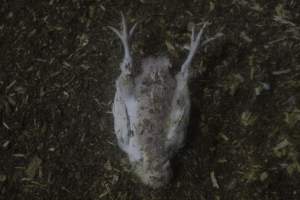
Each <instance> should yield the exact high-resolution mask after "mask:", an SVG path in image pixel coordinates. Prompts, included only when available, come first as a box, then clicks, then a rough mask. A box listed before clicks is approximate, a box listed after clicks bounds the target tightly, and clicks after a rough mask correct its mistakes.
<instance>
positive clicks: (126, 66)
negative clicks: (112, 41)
mask: <svg viewBox="0 0 300 200" xmlns="http://www.w3.org/2000/svg"><path fill="white" fill-rule="evenodd" d="M121 18H122V30H120V31H119V30H117V29H116V28H114V27H112V26H108V27H109V28H110V29H111V30H112V31H113V32H114V33H115V34H116V35H117V36H118V37H119V38H120V40H121V42H122V44H123V47H124V58H123V61H122V62H121V64H120V68H121V73H122V74H124V75H130V74H132V57H131V54H130V49H129V47H130V45H129V42H130V39H131V37H132V35H133V32H134V30H135V28H136V25H137V23H135V24H134V25H133V26H132V27H131V28H130V30H129V31H128V30H127V25H126V20H125V17H124V14H123V13H122V12H121Z"/></svg>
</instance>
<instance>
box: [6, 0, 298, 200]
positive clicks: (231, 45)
mask: <svg viewBox="0 0 300 200" xmlns="http://www.w3.org/2000/svg"><path fill="white" fill-rule="evenodd" d="M120 11H123V12H124V13H125V15H126V16H127V19H128V21H129V23H130V24H133V23H134V22H135V21H139V22H140V23H139V25H138V28H137V30H136V32H135V35H134V38H133V41H132V50H133V52H134V60H135V61H136V66H137V67H138V66H139V64H138V63H139V60H140V59H141V58H143V57H147V56H149V55H154V56H155V55H160V54H164V55H168V56H169V57H170V59H171V60H172V63H173V66H174V68H173V70H174V71H176V70H178V68H179V66H180V64H181V63H182V62H183V60H184V59H185V56H186V55H187V51H186V50H185V49H184V48H183V47H184V45H185V44H187V43H188V42H189V36H190V27H191V26H192V25H193V23H194V24H196V25H199V26H198V27H199V28H200V27H201V23H203V22H205V21H209V22H210V25H209V26H208V28H207V29H206V32H205V35H206V36H207V37H208V36H213V35H214V34H216V33H223V34H224V36H223V37H222V38H219V39H218V40H215V41H213V42H211V43H209V44H208V45H207V46H206V47H204V48H202V49H201V50H200V51H199V53H198V54H197V55H196V57H195V59H194V62H193V66H192V68H193V76H192V77H191V82H190V89H191V98H192V113H191V119H190V125H189V128H188V137H187V141H186V146H185V147H184V148H183V149H182V150H181V151H180V152H179V153H178V154H177V156H176V157H175V158H174V159H173V160H172V165H173V168H174V171H175V172H174V175H175V176H174V179H173V180H172V182H171V183H170V184H169V185H168V186H166V187H164V188H161V189H158V190H152V189H150V188H148V187H146V186H143V185H142V184H141V183H140V181H139V180H138V179H137V178H136V177H135V176H134V174H133V173H132V172H131V169H130V166H129V163H128V160H127V157H126V155H125V154H124V153H122V152H121V150H120V149H119V148H118V147H117V142H116V138H115V136H114V133H113V119H112V114H111V107H112V100H113V96H114V92H115V86H114V82H115V80H116V78H117V76H118V75H119V74H120V69H119V63H120V61H121V59H122V56H123V52H122V46H121V43H120V41H119V40H118V38H117V37H116V36H115V35H114V34H113V33H112V32H111V31H110V30H109V29H108V28H107V26H109V25H110V26H114V27H119V25H120ZM299 22H300V3H299V2H298V1H283V0H280V1H267V0H261V1H255V0H252V1H246V0H242V1H237V0H229V1H216V0H210V1H197V0H194V1H192V0H190V1H180V0H173V1H171V0H164V1H158V0H152V1H151V0H139V1H138V0H135V1H129V0H127V1H116V0H111V1H109V0H89V1H84V0H72V1H71V0H68V1H61V0H49V1H46V0H45V1H32V0H28V1H18V0H1V2H0V119H1V124H0V199H3V200H10V199H18V200H19V199H59V200H60V199H65V200H67V199H85V200H88V199H93V200H97V199H114V200H127V199H128V200H134V199H145V200H150V199H153V200H167V199H172V200H173V199H174V200H176V199H185V200H194V199H195V200H235V199H236V200H248V199H259V200H271V199H272V200H281V199H282V200H286V199H288V200H297V199H300V160H299V150H300V132H299V130H300V24H299Z"/></svg>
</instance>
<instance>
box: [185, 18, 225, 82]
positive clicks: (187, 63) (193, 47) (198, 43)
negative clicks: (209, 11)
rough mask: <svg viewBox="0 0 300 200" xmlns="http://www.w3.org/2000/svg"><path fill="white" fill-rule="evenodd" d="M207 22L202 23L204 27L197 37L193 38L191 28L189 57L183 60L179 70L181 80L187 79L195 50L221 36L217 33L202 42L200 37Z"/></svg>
mask: <svg viewBox="0 0 300 200" xmlns="http://www.w3.org/2000/svg"><path fill="white" fill-rule="evenodd" d="M207 24H208V23H207V22H205V23H204V25H203V26H202V28H201V30H200V31H199V32H198V34H197V36H195V27H193V28H192V35H191V46H190V52H189V55H188V57H187V59H186V60H185V62H184V63H183V64H182V66H181V70H180V73H182V75H183V78H184V79H185V80H187V79H188V76H189V67H190V65H191V62H192V60H193V58H194V56H195V54H196V52H197V49H198V47H199V46H204V45H206V44H207V43H209V42H211V41H212V40H215V39H216V38H218V37H220V36H222V35H223V34H222V33H218V34H216V35H215V36H214V37H211V38H208V39H206V40H204V41H201V39H202V35H203V32H204V29H205V27H206V26H207Z"/></svg>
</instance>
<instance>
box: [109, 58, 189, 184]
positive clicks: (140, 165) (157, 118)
mask: <svg viewBox="0 0 300 200" xmlns="http://www.w3.org/2000/svg"><path fill="white" fill-rule="evenodd" d="M170 66H171V64H170V62H169V60H168V58H166V57H156V58H154V57H150V58H146V59H144V60H143V61H142V67H141V68H142V72H141V73H140V74H138V75H136V77H129V76H124V75H122V74H121V75H120V76H119V78H118V79H117V81H116V94H115V99H114V104H113V116H114V128H115V134H116V136H117V140H118V144H119V146H120V148H121V149H122V150H123V151H124V152H125V153H127V154H128V157H129V160H130V162H131V163H132V166H133V167H134V169H135V171H136V173H137V175H138V176H139V177H140V178H141V179H142V181H143V182H144V183H146V184H148V185H151V186H152V187H160V186H161V185H164V184H165V183H167V182H168V181H169V180H170V178H171V176H172V170H171V168H170V159H171V158H172V157H173V156H174V154H175V153H176V152H177V151H178V150H179V149H180V148H181V147H182V146H183V145H184V138H185V134H186V127H187V124H188V119H189V112H190V97H189V90H188V86H187V80H186V79H185V78H183V74H182V73H180V72H179V73H178V74H177V75H176V76H175V77H173V76H172V75H171V74H170V72H169V67H170Z"/></svg>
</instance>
